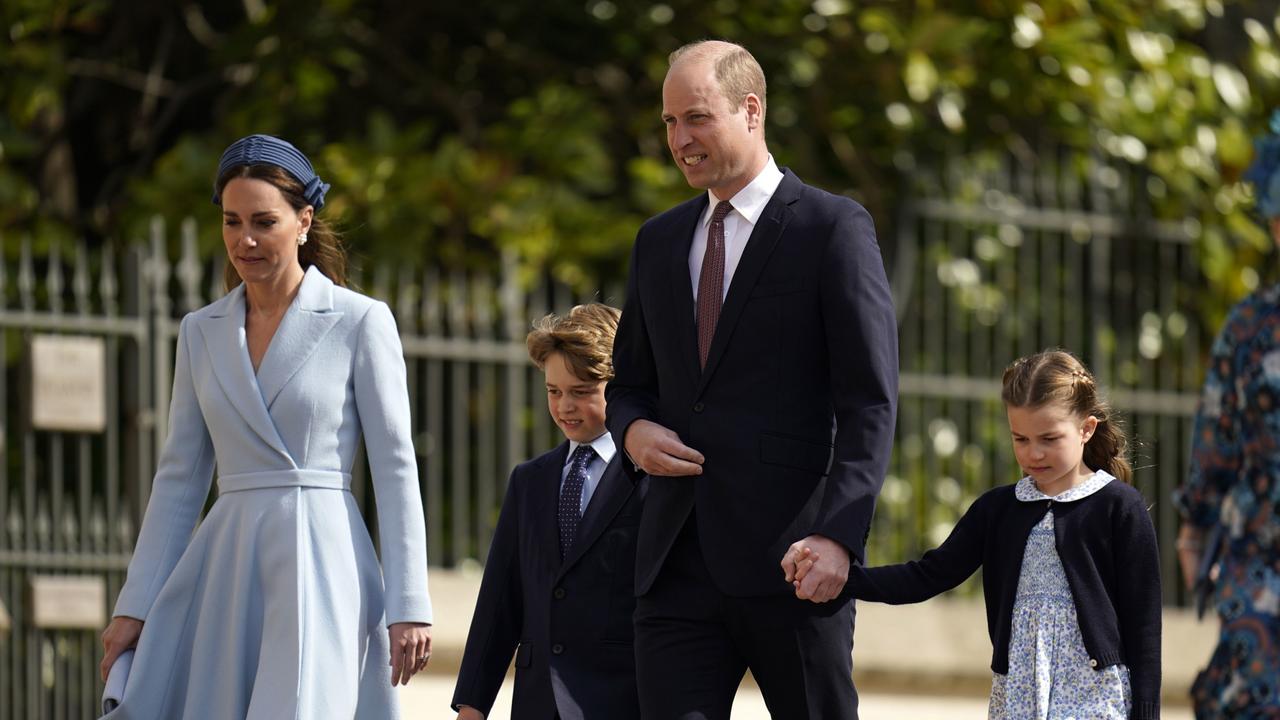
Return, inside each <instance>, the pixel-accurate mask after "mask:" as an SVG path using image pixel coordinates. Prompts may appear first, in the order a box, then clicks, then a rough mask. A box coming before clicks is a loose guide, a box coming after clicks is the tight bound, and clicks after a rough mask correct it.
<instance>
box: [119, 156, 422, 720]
mask: <svg viewBox="0 0 1280 720" xmlns="http://www.w3.org/2000/svg"><path fill="white" fill-rule="evenodd" d="M327 189H328V185H326V184H325V183H323V182H321V180H320V178H319V177H317V176H316V174H315V172H314V170H313V169H312V167H311V164H310V162H309V161H307V159H306V157H305V156H303V155H302V153H300V152H299V151H298V150H297V149H296V148H294V147H293V146H292V145H290V144H289V143H287V142H285V141H283V140H279V139H277V138H273V137H268V136H262V135H253V136H249V137H247V138H243V139H241V140H239V141H237V142H236V143H234V144H233V145H231V146H230V147H229V148H228V149H227V151H226V152H225V153H224V154H223V158H222V162H221V163H220V167H219V171H218V177H217V181H216V183H215V195H214V202H215V203H218V204H219V205H221V206H222V209H223V231H222V236H223V240H224V242H225V243H226V248H227V257H228V259H229V263H228V286H229V287H231V290H230V292H229V293H228V294H227V295H226V296H225V297H223V298H222V299H220V300H218V301H216V302H214V303H212V304H210V305H208V306H206V307H204V308H202V309H200V310H197V311H196V312H193V313H191V314H190V315H188V316H187V317H186V318H184V319H183V321H182V326H181V330H180V331H179V334H178V348H177V363H176V368H175V371H174V383H173V402H172V406H171V410H170V416H169V436H168V440H167V441H166V443H165V447H164V452H163V454H162V455H161V458H160V464H159V469H158V471H157V472H156V476H155V481H154V483H153V485H152V490H151V499H150V501H149V504H148V506H147V512H146V517H145V518H144V520H143V523H142V529H141V532H140V534H139V536H138V543H137V547H136V549H135V551H134V555H133V559H132V561H131V562H130V564H129V574H128V579H127V581H126V582H125V585H124V587H123V588H122V589H121V591H120V596H119V599H118V600H117V603H116V607H115V612H114V615H115V617H114V619H113V620H112V622H111V624H110V626H108V628H107V630H106V631H105V632H104V633H103V644H104V646H105V649H106V653H105V657H104V658H103V662H102V670H103V674H104V677H106V676H107V675H108V673H109V671H111V669H112V666H113V665H115V666H116V667H115V670H116V672H117V673H120V674H123V672H124V670H123V667H122V666H123V665H124V664H125V663H127V662H128V661H129V656H128V653H125V651H126V650H127V649H129V648H135V646H136V650H135V651H134V652H133V655H132V658H131V661H132V666H131V670H129V671H128V673H127V675H128V677H127V682H125V683H124V686H123V692H121V693H118V695H119V696H118V697H114V698H110V700H111V703H115V702H118V706H116V707H115V709H113V710H111V711H110V712H108V713H107V714H106V716H105V717H106V718H110V719H111V720H125V719H134V718H138V719H144V720H155V719H157V718H165V719H166V720H168V719H170V718H187V719H198V720H205V719H208V720H223V719H225V720H233V719H234V720H241V719H244V718H253V719H258V718H261V719H263V720H267V719H270V720H278V719H280V718H299V719H310V718H326V719H328V718H361V719H364V718H369V719H373V718H377V719H378V720H382V719H383V718H395V717H399V710H398V707H397V703H396V695H395V691H394V685H395V684H397V683H403V682H407V681H408V679H409V678H410V677H411V676H412V675H413V674H414V673H415V672H417V671H419V670H421V669H422V668H423V667H425V665H426V662H427V658H428V657H429V656H430V648H431V635H430V623H431V602H430V599H429V598H428V596H427V558H426V534H425V528H424V522H423V513H422V501H421V496H420V494H419V489H418V475H417V464H416V461H415V457H414V452H413V449H412V446H411V443H410V426H409V402H408V393H407V391H406V385H405V366H404V357H403V354H402V351H401V347H400V339H399V335H398V333H397V331H396V326H395V321H394V319H393V318H392V315H391V312H390V310H389V309H388V308H387V306H386V305H385V304H383V303H381V302H377V301H374V300H372V299H370V298H367V297H364V296H363V295H359V294H357V293H354V292H352V291H350V290H347V289H345V288H344V287H342V284H343V282H344V279H345V278H344V275H345V258H344V256H343V254H342V250H341V248H340V246H339V245H338V244H337V240H336V237H335V236H334V234H333V233H332V232H331V231H330V230H328V229H327V228H326V227H324V226H323V223H322V222H321V221H320V220H319V219H318V218H316V217H315V213H316V211H318V210H319V209H320V208H321V207H323V205H324V194H325V191H326V190H327ZM361 435H363V438H364V442H365V446H366V449H367V451H368V457H369V465H370V468H371V470H372V474H373V483H374V491H375V493H376V498H377V507H378V518H379V523H378V524H379V527H380V528H381V539H382V558H383V560H384V561H385V573H383V572H381V571H380V569H379V565H378V558H377V556H376V555H375V553H374V549H373V544H372V542H371V541H370V538H369V534H368V531H367V530H366V529H365V525H364V522H363V520H362V519H361V517H360V514H359V512H358V509H357V507H356V502H355V500H354V498H353V497H352V495H351V493H350V492H349V491H350V487H351V468H352V464H353V463H354V462H355V458H356V451H357V447H358V445H359V443H360V439H361ZM215 466H216V467H217V477H218V499H217V501H216V502H215V503H214V504H213V507H212V508H211V509H210V511H209V513H208V515H207V516H206V517H205V518H204V520H203V522H201V523H200V527H199V529H198V530H196V531H195V533H194V535H193V534H192V530H193V528H194V527H195V525H196V520H197V518H198V517H199V515H200V511H201V508H202V507H203V505H204V501H205V497H206V496H207V494H208V491H209V483H210V481H211V479H212V477H213V474H214V468H215ZM122 653H124V656H123V657H122ZM117 659H120V660H121V662H120V663H117ZM117 684H118V681H117V679H116V678H113V679H112V682H110V683H109V686H114V685H117ZM109 689H110V688H109Z"/></svg>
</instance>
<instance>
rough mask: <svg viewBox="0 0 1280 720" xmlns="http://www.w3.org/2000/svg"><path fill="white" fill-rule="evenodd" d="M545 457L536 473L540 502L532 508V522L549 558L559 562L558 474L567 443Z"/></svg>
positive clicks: (564, 459)
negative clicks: (536, 526)
mask: <svg viewBox="0 0 1280 720" xmlns="http://www.w3.org/2000/svg"><path fill="white" fill-rule="evenodd" d="M545 457H546V462H545V464H544V465H543V466H542V467H541V468H538V472H537V474H538V475H539V477H538V483H539V485H540V486H541V487H540V488H539V490H541V492H539V493H538V494H537V496H538V497H539V498H540V499H541V502H540V503H538V506H537V507H535V508H533V517H534V522H536V523H537V524H538V525H539V526H540V529H539V530H538V534H539V535H541V536H542V542H543V544H544V545H545V546H546V547H548V548H550V550H551V557H553V558H555V559H556V560H559V559H560V524H559V521H557V520H556V516H557V515H559V511H560V473H561V472H562V471H563V470H564V463H565V461H566V460H567V459H568V458H569V441H568V440H565V441H564V442H562V443H560V444H559V445H557V446H556V449H555V450H553V451H552V452H551V454H550V455H547V456H545Z"/></svg>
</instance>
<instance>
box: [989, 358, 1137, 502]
mask: <svg viewBox="0 0 1280 720" xmlns="http://www.w3.org/2000/svg"><path fill="white" fill-rule="evenodd" d="M1003 384H1004V388H1003V390H1001V392H1000V398H1001V399H1002V400H1004V404H1005V406H1006V407H1016V408H1040V407H1044V406H1045V405H1051V404H1059V405H1062V406H1063V407H1066V408H1068V409H1069V410H1070V411H1071V412H1072V413H1073V414H1074V415H1076V416H1077V417H1080V418H1086V417H1089V416H1090V415H1092V416H1093V417H1095V418H1097V420H1098V428H1097V429H1096V430H1094V432H1093V436H1092V437H1091V438H1089V442H1087V443H1085V446H1084V464H1085V465H1087V466H1088V467H1090V468H1091V469H1093V470H1106V471H1107V472H1109V473H1111V474H1112V475H1114V476H1115V477H1117V478H1119V479H1120V480H1123V481H1124V482H1126V483H1132V482H1133V468H1132V467H1131V466H1130V465H1129V460H1128V458H1127V454H1128V449H1129V440H1128V438H1126V437H1125V433H1124V429H1123V428H1121V427H1120V424H1119V419H1118V418H1116V417H1115V413H1114V411H1113V410H1112V409H1111V405H1110V404H1109V403H1108V402H1107V401H1106V399H1105V398H1104V397H1103V396H1102V393H1101V392H1099V390H1098V383H1097V381H1096V380H1094V378H1093V375H1092V374H1091V373H1090V372H1089V370H1088V368H1086V367H1085V366H1084V364H1083V363H1081V362H1080V361H1079V360H1077V359H1076V357H1075V356H1074V355H1072V354H1071V353H1069V352H1065V351H1063V350H1045V351H1044V352H1039V353H1036V354H1035V355H1028V356H1027V357H1023V358H1019V359H1017V360H1015V361H1013V364H1011V365H1010V366H1009V367H1007V368H1005V371H1004V379H1003Z"/></svg>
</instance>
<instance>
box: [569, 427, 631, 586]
mask: <svg viewBox="0 0 1280 720" xmlns="http://www.w3.org/2000/svg"><path fill="white" fill-rule="evenodd" d="M621 458H622V451H621V450H619V451H618V453H617V454H615V455H614V456H613V460H611V461H610V462H609V465H608V466H606V467H605V469H604V474H603V475H601V476H600V483H599V484H598V485H597V486H596V491H595V492H594V493H592V495H591V502H589V503H587V512H586V514H585V515H583V517H582V522H581V524H579V525H578V539H577V540H576V541H575V542H574V543H573V547H572V548H570V550H569V554H568V555H566V556H565V558H564V562H563V563H561V564H560V572H559V573H558V575H557V577H559V576H563V575H564V574H565V572H567V571H568V570H569V568H571V567H573V565H574V563H576V562H578V560H579V559H580V558H581V557H582V555H583V554H584V553H585V552H586V551H587V550H588V549H589V548H590V547H591V546H592V545H593V544H595V541H596V540H598V539H599V538H600V533H602V532H604V529H605V528H606V527H608V526H609V523H610V522H611V521H612V520H613V518H614V516H615V515H617V514H618V511H619V510H621V509H622V506H623V505H625V504H626V502H627V498H629V497H631V490H632V489H633V488H634V487H635V484H634V483H632V482H631V478H629V477H627V473H626V471H624V470H623V469H622V459H621Z"/></svg>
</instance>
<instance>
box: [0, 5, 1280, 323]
mask: <svg viewBox="0 0 1280 720" xmlns="http://www.w3.org/2000/svg"><path fill="white" fill-rule="evenodd" d="M109 8H110V4H109V3H106V2H91V1H87V0H61V1H60V2H41V1H39V0H25V1H18V2H8V3H5V4H4V6H3V8H2V9H0V32H4V33H6V34H7V36H8V37H7V40H8V42H5V43H0V67H2V68H3V69H4V72H3V73H2V74H0V102H2V103H3V108H4V111H3V115H2V116H0V231H3V232H4V233H5V235H6V236H13V235H15V234H16V233H34V234H38V235H41V236H49V237H64V236H69V235H73V234H75V235H86V236H89V237H90V238H91V239H97V240H101V239H103V238H119V239H127V238H132V237H136V236H140V235H141V234H143V233H144V232H145V228H146V222H147V218H148V217H149V216H150V215H151V214H153V213H160V214H162V215H164V216H166V217H167V218H168V219H169V220H170V221H171V222H176V221H178V220H180V219H181V218H182V217H186V216H194V217H196V218H198V219H199V220H200V221H201V243H202V247H203V248H204V249H205V250H206V251H207V252H210V253H214V252H218V251H219V245H220V243H219V239H218V230H217V227H218V225H217V221H216V217H217V216H216V213H215V211H214V209H213V208H212V207H211V206H210V205H209V203H208V195H209V192H210V188H209V183H210V181H211V175H212V169H213V167H214V166H215V163H216V160H217V156H218V154H219V152H220V151H221V149H222V148H223V147H224V146H225V145H226V144H227V143H229V142H230V141H231V140H233V139H235V138H236V137H238V136H240V135H243V134H246V133H249V132H270V133H275V134H279V135H282V136H285V137H288V138H289V139H291V140H293V141H294V142H295V143H296V144H297V145H298V146H299V147H301V148H303V149H304V150H305V151H307V152H308V153H309V154H310V155H311V156H312V157H313V159H314V160H315V162H316V164H317V165H318V170H319V171H320V172H321V174H322V175H323V176H324V177H326V179H328V180H330V181H331V182H333V183H334V191H333V193H332V194H331V197H332V204H331V205H330V206H329V207H328V208H326V211H325V212H326V213H327V214H328V215H329V216H330V217H331V218H332V219H335V220H337V221H338V223H339V225H340V226H341V227H343V228H345V230H346V232H347V235H348V237H349V240H350V242H351V244H352V246H353V247H354V248H355V249H356V250H357V252H358V253H359V254H361V255H364V256H366V257H378V258H388V259H392V260H395V261H397V262H402V263H405V262H408V263H444V264H449V265H464V266H477V265H485V264H489V263H492V262H493V261H494V258H495V257H496V256H497V252H496V250H498V249H500V248H513V249H516V250H518V252H519V255H520V257H521V258H522V260H523V261H524V262H525V263H526V264H527V265H528V266H530V267H537V268H542V267H552V268H555V269H556V270H557V271H558V272H559V273H560V274H561V275H562V276H563V277H566V278H585V277H588V276H590V275H594V274H597V273H599V272H604V273H605V274H606V275H610V276H613V277H615V278H616V277H618V276H620V275H621V272H622V268H623V265H624V264H625V258H626V254H627V251H628V248H629V245H630V241H631V238H632V237H633V236H634V231H635V228H636V227H637V226H638V224H639V223H640V222H641V221H642V220H643V218H644V217H647V216H648V215H650V214H652V213H654V212H656V211H658V210H660V209H662V208H664V207H667V206H669V205H670V204H672V203H673V202H675V201H677V200H679V199H681V198H684V197H688V196H689V195H691V194H692V191H691V190H689V189H688V188H687V187H685V186H684V185H683V182H682V180H681V178H680V175H679V173H678V172H676V171H675V170H674V168H673V167H672V166H671V163H670V160H669V158H668V156H667V152H666V148H665V141H664V137H663V132H662V128H661V124H660V123H659V121H658V111H659V107H660V103H661V99H660V90H661V81H662V77H663V75H664V73H665V68H666V62H665V57H666V54H667V53H668V52H670V51H671V50H672V49H674V48H675V47H677V46H679V45H680V44H682V43H684V42H687V41H691V40H695V39H698V38H701V37H711V36H718V37H725V38H728V39H733V40H737V41H740V42H742V43H744V44H745V45H746V46H748V47H749V48H751V50H752V51H753V52H754V53H755V54H756V56H757V57H758V58H759V59H760V61H761V63H762V64H763V65H764V67H765V69H766V72H767V73H768V75H769V81H770V90H769V112H768V124H769V133H770V138H771V147H772V149H773V151H774V153H775V155H776V156H777V157H778V159H779V161H780V162H783V163H784V164H787V165H790V166H791V167H793V168H794V169H796V170H797V171H798V172H799V173H800V174H801V176H802V177H804V178H805V179H806V180H809V181H811V182H814V183H816V184H819V185H822V186H824V187H827V188H829V189H831V190H833V191H836V192H844V193H848V194H851V195H853V196H854V197H856V198H858V199H860V200H861V201H862V202H864V203H865V204H867V205H868V207H869V208H870V209H871V210H872V212H873V214H874V215H875V216H876V217H877V218H878V220H879V222H880V224H881V227H882V229H884V230H887V229H888V225H889V223H890V221H891V219H892V218H893V210H894V208H895V207H896V205H897V203H898V202H900V200H901V198H899V197H897V196H896V195H895V193H897V192H899V190H898V188H901V187H904V186H905V185H904V183H903V182H902V181H901V180H902V175H903V173H904V171H909V170H911V169H912V168H914V167H918V166H921V165H924V164H928V163H931V162H932V161H933V160H934V159H935V158H937V157H940V156H942V155H945V154H949V153H956V152H983V151H988V152H997V153H1014V154H1017V155H1020V156H1022V157H1028V156H1034V155H1035V154H1036V153H1039V152H1043V151H1044V150H1045V149H1048V148H1054V147H1060V146H1063V145H1065V146H1068V147H1074V148H1078V149H1080V150H1083V151H1091V150H1097V151H1100V152H1102V153H1105V154H1108V155H1111V156H1114V157H1116V158H1119V159H1123V160H1125V161H1128V162H1133V163H1136V164H1139V165H1142V166H1144V167H1146V168H1148V169H1149V170H1150V171H1151V172H1152V173H1153V174H1154V175H1155V176H1156V178H1157V179H1158V180H1159V182H1155V183H1149V187H1150V188H1151V189H1152V192H1151V198H1150V200H1151V203H1152V206H1153V211H1154V212H1155V214H1156V215H1157V216H1158V217H1163V218H1184V217H1188V216H1190V217H1194V218H1195V219H1197V220H1198V221H1199V223H1200V227H1201V228H1202V237H1203V241H1204V242H1203V248H1204V253H1205V263H1204V272H1205V275H1206V278H1207V280H1208V281H1209V283H1210V284H1211V285H1212V286H1213V287H1214V288H1215V289H1216V290H1217V292H1216V293H1215V294H1214V296H1215V297H1233V296H1237V295H1239V294H1240V293H1241V292H1243V291H1244V290H1246V289H1248V286H1249V284H1251V283H1256V282H1258V281H1259V273H1258V272H1257V271H1254V272H1253V273H1252V274H1250V273H1249V272H1247V270H1249V269H1250V268H1261V266H1262V260H1261V256H1262V255H1263V254H1264V253H1269V252H1270V249H1269V248H1270V244H1269V242H1268V241H1267V238H1266V236H1265V234H1261V233H1260V232H1259V231H1258V230H1257V229H1256V227H1255V226H1254V225H1252V224H1251V223H1250V221H1249V220H1248V218H1247V215H1246V213H1247V210H1248V208H1249V204H1250V199H1249V197H1248V193H1247V192H1246V191H1244V190H1243V189H1241V188H1240V187H1238V186H1237V185H1236V184H1235V182H1236V178H1237V177H1238V176H1239V174H1240V172H1241V171H1242V169H1243V167H1244V166H1245V165H1246V164H1247V163H1248V161H1249V158H1250V154H1251V148H1250V138H1251V135H1252V134H1253V133H1254V132H1256V131H1257V130H1258V129H1259V128H1260V127H1261V126H1262V123H1263V118H1264V117H1265V116H1266V114H1267V111H1268V110H1269V109H1270V108H1271V107H1272V106H1273V105H1274V104H1275V103H1276V99H1277V96H1278V95H1280V51H1278V50H1277V48H1276V24H1275V22H1274V20H1273V15H1274V3H1272V2H1247V3H1232V4H1226V5H1224V4H1223V3H1222V2H1219V1H1218V0H1207V1H1206V0H1162V1H1160V2H1151V1H1147V2H1138V3H1134V2H1119V1H1117V0H1109V1H1098V2H1092V3H1091V2H1086V1H1085V0H1042V1H1041V2H1039V3H1032V2H1027V3H1021V2H1003V1H998V0H961V1H957V2H948V3H945V4H943V3H937V2H931V1H924V2H916V3H903V2H889V1H887V0H881V1H878V2H854V1H853V0H813V1H812V2H809V1H808V0H783V1H779V0H771V1H770V2H763V1H761V2H751V1H748V0H713V1H708V0H669V1H668V2H666V3H654V4H638V3H621V2H615V1H613V0H587V2H585V3H584V2H583V1H582V0H571V1H569V2H555V1H554V0H552V1H548V2H543V3H518V2H517V3H470V4H462V5H450V4H447V3H396V2H374V3H354V2H349V1H346V0H318V1H315V2H309V3H300V2H282V3H274V4H261V3H259V2H253V1H250V0H245V2H243V3H239V4H236V3H210V2H197V3H188V4H185V5H173V4H170V3H141V4H139V5H138V6H136V7H134V6H131V8H130V11H129V12H108V10H109ZM1211 312H1217V310H1211Z"/></svg>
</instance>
